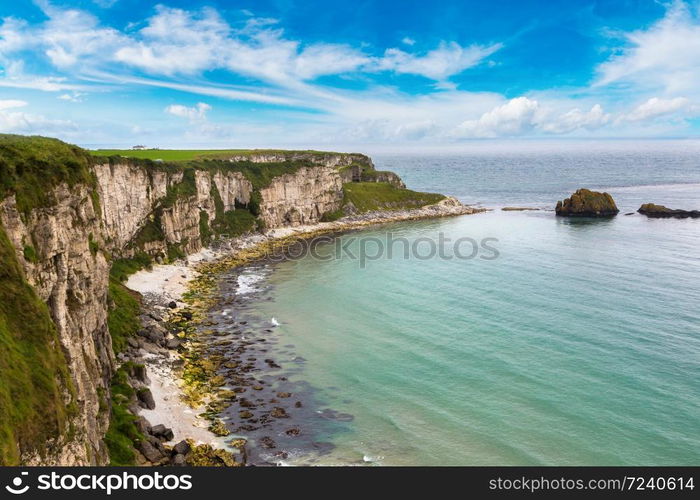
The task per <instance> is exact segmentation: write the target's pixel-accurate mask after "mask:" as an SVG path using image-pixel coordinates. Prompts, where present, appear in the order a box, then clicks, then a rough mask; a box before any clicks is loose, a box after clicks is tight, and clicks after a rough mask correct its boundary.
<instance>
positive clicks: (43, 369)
mask: <svg viewBox="0 0 700 500" xmlns="http://www.w3.org/2000/svg"><path fill="white" fill-rule="evenodd" d="M70 387H71V384H70V379H69V375H68V368H67V365H66V360H65V358H64V356H63V352H62V351H61V348H60V346H59V341H58V335H57V333H56V329H55V326H54V324H53V321H52V320H51V316H50V315H49V310H48V308H47V307H46V305H45V304H44V303H43V302H42V301H41V300H39V298H38V297H37V296H36V294H35V293H34V290H33V289H32V288H31V287H30V286H29V284H28V283H27V282H26V280H25V279H24V276H23V273H22V269H21V267H20V264H19V262H18V261H17V258H16V256H15V251H14V247H13V246H12V244H11V243H10V241H9V239H8V238H7V235H6V234H5V231H4V229H2V226H0V465H16V464H18V462H19V450H18V448H17V443H18V442H19V443H20V445H21V447H22V449H32V448H37V449H41V448H42V447H44V446H45V440H46V439H49V438H52V437H56V436H58V435H59V433H60V432H61V431H62V430H63V429H64V428H65V424H66V421H67V419H68V417H69V415H70V413H71V412H72V411H74V409H73V408H71V407H67V406H66V405H65V404H64V402H63V392H64V391H66V390H70Z"/></svg>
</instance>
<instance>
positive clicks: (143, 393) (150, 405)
mask: <svg viewBox="0 0 700 500" xmlns="http://www.w3.org/2000/svg"><path fill="white" fill-rule="evenodd" d="M136 397H137V398H138V400H139V406H141V408H146V409H148V410H153V409H155V407H156V402H155V400H154V399H153V394H152V393H151V390H150V389H148V388H143V389H139V390H138V391H136Z"/></svg>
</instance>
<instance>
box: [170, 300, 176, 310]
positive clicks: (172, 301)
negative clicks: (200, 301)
mask: <svg viewBox="0 0 700 500" xmlns="http://www.w3.org/2000/svg"><path fill="white" fill-rule="evenodd" d="M168 307H169V308H170V309H177V302H175V301H174V300H171V301H170V302H168Z"/></svg>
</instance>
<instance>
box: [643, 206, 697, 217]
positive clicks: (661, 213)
mask: <svg viewBox="0 0 700 500" xmlns="http://www.w3.org/2000/svg"><path fill="white" fill-rule="evenodd" d="M637 212H639V213H640V214H643V215H646V216H647V217H653V218H670V217H673V218H676V219H686V218H689V217H690V218H693V219H697V218H698V217H700V210H680V209H673V208H667V207H665V206H663V205H654V204H653V203H645V204H644V205H642V206H641V207H639V210H637Z"/></svg>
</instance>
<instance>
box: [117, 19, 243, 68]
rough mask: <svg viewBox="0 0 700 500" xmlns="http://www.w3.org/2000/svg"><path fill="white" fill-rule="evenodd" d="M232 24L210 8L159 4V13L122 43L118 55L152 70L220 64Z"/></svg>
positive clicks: (132, 63)
mask: <svg viewBox="0 0 700 500" xmlns="http://www.w3.org/2000/svg"><path fill="white" fill-rule="evenodd" d="M230 30H231V28H230V26H229V25H228V24H227V23H226V22H225V21H224V20H223V19H222V18H221V16H219V14H218V13H217V12H216V11H215V10H214V9H210V8H205V9H202V10H201V11H199V12H189V11H185V10H182V9H172V8H168V7H163V6H158V7H157V12H156V15H154V16H152V17H151V18H149V19H148V24H147V25H146V26H145V27H144V28H143V29H142V30H141V31H139V32H138V35H139V38H140V39H139V40H137V39H135V38H133V37H132V38H130V39H129V40H127V41H125V43H123V44H121V47H118V48H117V50H116V52H115V54H114V58H115V59H116V60H117V61H119V62H122V63H125V64H128V65H131V66H136V67H138V68H141V69H143V70H145V71H147V72H149V73H155V74H164V75H173V74H177V73H184V74H191V73H196V72H200V71H203V70H205V69H210V68H214V67H217V66H220V61H221V60H222V59H223V58H224V57H225V54H226V53H227V51H228V47H227V37H228V34H229V32H230Z"/></svg>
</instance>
